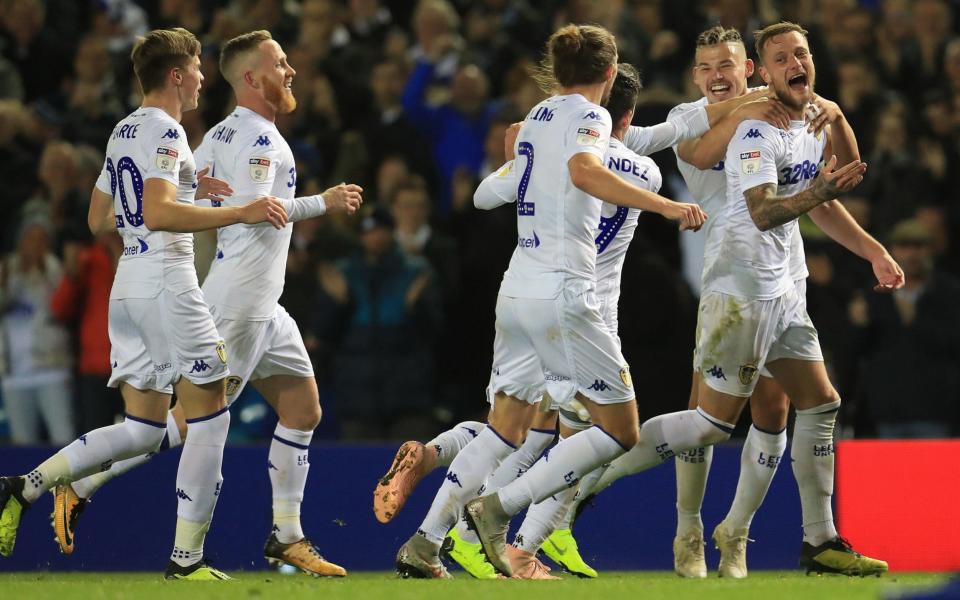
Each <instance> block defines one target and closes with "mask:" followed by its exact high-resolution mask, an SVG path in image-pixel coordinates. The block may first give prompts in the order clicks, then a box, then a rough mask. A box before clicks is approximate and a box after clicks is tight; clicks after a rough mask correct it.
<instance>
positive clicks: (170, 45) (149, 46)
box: [130, 27, 200, 94]
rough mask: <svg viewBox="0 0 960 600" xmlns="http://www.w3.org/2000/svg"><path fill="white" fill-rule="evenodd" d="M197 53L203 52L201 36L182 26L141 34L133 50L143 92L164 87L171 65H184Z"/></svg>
mask: <svg viewBox="0 0 960 600" xmlns="http://www.w3.org/2000/svg"><path fill="white" fill-rule="evenodd" d="M196 56H200V40H198V39H197V37H196V36H195V35H193V34H192V33H190V32H189V31H187V30H186V29H184V28H182V27H174V28H173V29H154V30H153V31H151V32H150V33H148V34H147V35H146V36H144V37H142V38H138V39H137V42H136V43H135V44H134V45H133V51H131V52H130V59H131V60H132V61H133V71H134V73H136V75H137V80H138V81H139V82H140V88H141V89H142V90H143V93H144V94H149V93H150V92H152V91H154V90H158V89H162V88H163V85H164V83H166V80H167V74H168V73H169V72H170V69H172V68H174V67H182V68H185V67H186V66H187V62H188V61H189V60H190V59H191V58H194V57H196Z"/></svg>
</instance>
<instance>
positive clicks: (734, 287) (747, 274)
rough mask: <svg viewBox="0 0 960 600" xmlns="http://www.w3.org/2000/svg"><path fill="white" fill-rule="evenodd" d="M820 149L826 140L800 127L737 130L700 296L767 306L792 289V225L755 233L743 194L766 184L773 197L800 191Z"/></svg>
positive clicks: (750, 124)
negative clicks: (728, 297)
mask: <svg viewBox="0 0 960 600" xmlns="http://www.w3.org/2000/svg"><path fill="white" fill-rule="evenodd" d="M825 145H826V135H825V134H823V133H820V134H818V135H814V134H812V133H809V132H808V131H807V125H806V123H805V122H804V121H791V122H790V129H789V130H788V131H782V130H780V129H777V128H776V127H774V126H773V125H770V124H768V123H766V122H763V121H744V122H742V123H741V124H740V126H739V127H738V128H737V131H736V133H735V134H734V136H733V139H732V140H731V141H730V145H729V146H728V147H727V156H726V159H725V164H724V172H725V173H726V176H727V203H726V205H725V207H724V209H723V215H722V218H721V219H720V220H719V221H718V223H717V224H716V225H715V231H714V235H715V236H716V237H717V245H716V252H715V254H714V255H713V256H710V257H708V260H707V263H706V265H705V266H704V290H705V291H713V292H721V293H725V294H730V295H734V296H740V297H747V298H754V299H758V300H769V299H773V298H777V297H779V296H781V295H782V294H785V293H786V292H787V291H789V290H790V289H791V288H793V285H794V283H793V282H794V277H793V273H791V269H790V261H791V253H792V248H793V243H794V236H796V235H798V234H797V230H798V228H799V227H798V225H797V220H796V219H794V220H792V221H790V222H788V223H784V224H782V225H779V226H777V227H774V228H772V229H770V230H769V231H760V230H759V229H757V226H756V224H755V223H754V222H753V219H752V218H751V217H750V211H749V209H748V208H747V202H746V199H745V198H744V191H746V190H749V189H752V188H754V187H757V186H759V185H762V184H766V183H772V184H774V185H776V186H777V195H778V196H791V195H793V194H796V193H798V192H801V191H803V190H804V189H806V188H807V187H808V186H810V184H811V183H813V179H814V178H815V177H816V176H817V173H819V171H820V164H821V160H822V158H823V149H824V146H825Z"/></svg>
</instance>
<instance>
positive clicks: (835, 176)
mask: <svg viewBox="0 0 960 600" xmlns="http://www.w3.org/2000/svg"><path fill="white" fill-rule="evenodd" d="M836 166H837V157H836V156H832V157H830V162H828V163H827V164H826V165H825V166H824V167H823V170H822V171H820V175H819V176H818V177H817V178H816V179H814V180H813V185H811V186H810V187H808V188H807V189H805V190H803V191H801V192H797V193H796V194H793V195H792V196H778V195H777V186H776V185H775V184H773V183H765V184H762V185H758V186H756V187H753V188H750V189H749V190H746V191H745V192H744V193H743V195H744V197H745V198H746V200H747V208H748V209H749V210H750V217H751V218H752V219H753V222H754V224H756V226H757V229H759V230H760V231H768V230H770V229H773V228H774V227H777V226H778V225H783V224H784V223H788V222H790V221H792V220H794V219H796V218H797V217H799V216H800V215H803V214H806V213H807V211H809V210H810V209H812V208H814V207H815V206H818V205H820V204H823V203H824V202H826V201H827V200H832V199H834V198H836V197H837V196H838V195H840V194H842V193H846V192H849V191H850V190H852V189H853V188H855V187H857V186H858V185H860V182H861V181H863V174H864V173H865V172H866V170H867V165H865V164H863V163H861V162H860V161H859V160H855V161H853V162H852V163H850V164H848V165H847V166H845V167H843V168H842V169H836Z"/></svg>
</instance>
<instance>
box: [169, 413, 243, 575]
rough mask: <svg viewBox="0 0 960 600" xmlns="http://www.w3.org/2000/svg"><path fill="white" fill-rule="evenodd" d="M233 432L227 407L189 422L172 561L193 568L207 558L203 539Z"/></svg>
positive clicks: (179, 473)
mask: <svg viewBox="0 0 960 600" xmlns="http://www.w3.org/2000/svg"><path fill="white" fill-rule="evenodd" d="M229 429H230V412H229V411H228V410H227V407H224V408H222V409H220V410H219V411H217V412H215V413H213V414H212V415H208V416H206V417H200V418H198V419H187V432H188V433H187V441H186V442H185V443H184V444H183V452H182V453H181V454H180V467H179V468H178V469H177V534H176V538H175V540H174V546H173V553H172V554H171V556H170V558H171V560H173V561H174V562H176V563H177V564H179V565H180V566H184V567H186V566H189V565H191V564H193V563H195V562H197V561H198V560H200V559H201V558H203V540H204V537H205V535H206V532H207V530H208V529H209V528H210V522H211V520H212V519H213V509H214V508H216V505H217V498H218V497H219V496H220V486H221V485H222V483H223V477H222V475H221V474H220V467H221V464H222V463H223V445H224V443H226V441H227V432H228V431H229Z"/></svg>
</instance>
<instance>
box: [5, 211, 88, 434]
mask: <svg viewBox="0 0 960 600" xmlns="http://www.w3.org/2000/svg"><path fill="white" fill-rule="evenodd" d="M61 272H62V270H61V267H60V261H59V260H57V257H56V256H54V255H53V254H52V252H51V249H50V233H49V231H48V230H47V225H46V223H45V222H44V221H42V220H38V219H33V220H29V221H27V222H25V223H24V225H23V227H22V228H21V231H20V239H19V241H18V243H17V251H16V252H15V253H12V254H10V255H8V256H6V257H5V258H4V259H3V260H2V262H0V315H2V318H0V333H2V338H0V356H2V360H0V375H2V383H3V401H4V404H5V405H6V409H7V417H8V418H9V420H10V436H11V439H12V440H13V442H14V443H15V444H36V443H38V442H40V441H42V440H44V439H46V440H47V441H49V442H50V443H54V444H66V443H69V442H70V441H71V440H72V439H73V438H74V436H75V435H76V433H75V432H76V430H75V429H74V424H73V407H72V401H71V396H70V344H69V339H68V334H67V330H66V329H65V328H64V327H63V326H62V325H60V324H59V323H57V322H56V321H55V320H54V319H53V316H52V314H51V311H50V297H51V295H52V294H53V291H54V289H55V288H56V286H57V284H58V283H59V282H60V277H61ZM44 431H46V437H44V435H43V432H44Z"/></svg>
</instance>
